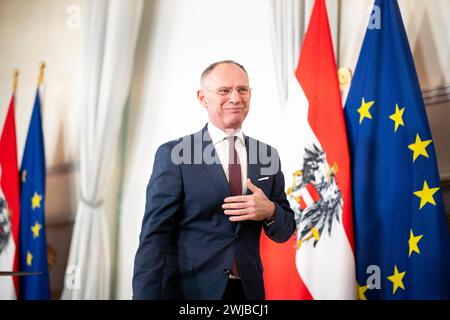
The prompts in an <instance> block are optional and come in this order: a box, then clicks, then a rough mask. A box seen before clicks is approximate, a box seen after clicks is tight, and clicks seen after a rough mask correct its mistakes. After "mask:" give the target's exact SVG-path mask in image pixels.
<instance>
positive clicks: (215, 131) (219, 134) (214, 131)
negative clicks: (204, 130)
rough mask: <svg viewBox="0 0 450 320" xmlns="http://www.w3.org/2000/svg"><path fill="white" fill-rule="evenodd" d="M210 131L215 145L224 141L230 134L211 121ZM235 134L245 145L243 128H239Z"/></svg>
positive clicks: (209, 123)
mask: <svg viewBox="0 0 450 320" xmlns="http://www.w3.org/2000/svg"><path fill="white" fill-rule="evenodd" d="M208 132H209V136H210V137H211V140H212V142H213V144H214V145H216V144H217V143H219V142H221V141H223V140H224V139H226V138H227V137H228V136H229V134H228V133H226V132H224V131H222V130H221V129H219V128H217V127H216V126H215V125H213V124H212V123H211V122H208ZM233 136H236V137H238V138H239V139H240V140H241V142H242V144H243V145H244V146H245V140H244V133H243V132H242V128H239V130H238V131H236V132H235V133H234V134H233Z"/></svg>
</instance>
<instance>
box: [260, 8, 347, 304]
mask: <svg viewBox="0 0 450 320" xmlns="http://www.w3.org/2000/svg"><path fill="white" fill-rule="evenodd" d="M284 119H285V121H284V126H285V128H286V131H285V132H286V133H285V137H284V138H285V141H286V143H285V145H284V146H283V147H282V149H283V150H280V155H281V160H282V161H283V171H284V173H285V177H286V183H287V185H288V186H289V188H288V191H287V195H288V200H289V202H290V205H291V207H292V209H293V210H294V212H295V216H296V222H297V231H296V237H294V238H293V239H291V241H289V242H287V243H286V244H283V245H279V244H273V243H271V242H269V241H268V240H267V239H266V238H265V237H264V236H263V238H262V248H261V250H262V258H263V264H264V268H265V272H264V280H265V287H266V297H267V299H354V298H355V297H356V282H355V272H354V254H353V222H352V199H351V186H350V181H351V180H350V160H349V153H348V143H347V136H346V128H345V121H344V114H343V110H342V102H341V95H340V91H339V85H338V78H337V68H336V61H335V58H334V51H333V44H332V39H331V33H330V27H329V22H328V16H327V11H326V6H325V1H324V0H316V2H315V4H314V7H313V10H312V14H311V18H310V23H309V26H308V30H307V32H306V34H305V38H304V41H303V45H302V49H301V54H300V59H299V62H298V66H297V69H296V70H295V76H294V77H293V79H292V82H291V86H290V90H289V98H288V103H287V107H286V111H285V117H284ZM289 155H291V156H289Z"/></svg>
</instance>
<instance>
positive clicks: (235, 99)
mask: <svg viewBox="0 0 450 320" xmlns="http://www.w3.org/2000/svg"><path fill="white" fill-rule="evenodd" d="M228 101H229V102H231V103H234V104H237V103H240V102H241V101H242V98H241V95H240V94H239V92H238V91H237V89H236V88H233V89H232V90H231V92H230V96H229V98H228Z"/></svg>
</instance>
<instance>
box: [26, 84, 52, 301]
mask: <svg viewBox="0 0 450 320" xmlns="http://www.w3.org/2000/svg"><path fill="white" fill-rule="evenodd" d="M40 109H41V106H40V98H39V89H38V90H37V92H36V100H35V102H34V107H33V111H32V115H31V121H30V126H29V128H28V135H27V140H26V144H25V150H24V154H23V159H22V167H21V170H20V172H21V194H20V206H21V209H22V210H21V223H20V266H21V269H22V270H23V271H27V272H39V273H40V274H38V275H31V276H23V277H22V278H21V288H20V295H21V298H22V299H27V300H28V299H50V285H49V278H48V265H47V245H46V244H47V242H46V237H45V210H44V203H45V154H44V138H43V134H42V123H41V110H40Z"/></svg>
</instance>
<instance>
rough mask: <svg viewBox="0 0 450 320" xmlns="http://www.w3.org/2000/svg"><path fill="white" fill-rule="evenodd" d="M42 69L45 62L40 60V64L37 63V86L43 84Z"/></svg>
mask: <svg viewBox="0 0 450 320" xmlns="http://www.w3.org/2000/svg"><path fill="white" fill-rule="evenodd" d="M44 69H45V62H44V61H41V63H40V65H39V79H38V86H42V85H43V84H44Z"/></svg>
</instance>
